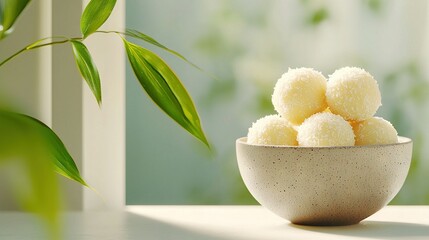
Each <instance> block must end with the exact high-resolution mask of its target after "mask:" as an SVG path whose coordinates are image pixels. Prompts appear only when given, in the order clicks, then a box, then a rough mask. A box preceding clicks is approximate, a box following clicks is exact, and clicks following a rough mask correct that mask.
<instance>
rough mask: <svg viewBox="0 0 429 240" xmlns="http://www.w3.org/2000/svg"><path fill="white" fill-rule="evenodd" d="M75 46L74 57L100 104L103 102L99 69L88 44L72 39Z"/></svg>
mask: <svg viewBox="0 0 429 240" xmlns="http://www.w3.org/2000/svg"><path fill="white" fill-rule="evenodd" d="M71 43H72V46H73V53H74V58H75V59H76V64H77V66H78V68H79V71H80V74H81V75H82V77H83V78H84V79H85V81H86V82H87V83H88V86H89V88H90V89H91V91H92V93H93V94H94V96H95V98H96V99H97V102H98V104H100V103H101V83H100V75H99V74H98V69H97V67H96V66H95V63H94V61H93V60H92V57H91V54H90V53H89V51H88V49H87V48H86V46H85V45H84V44H83V43H82V42H79V41H74V40H73V41H71Z"/></svg>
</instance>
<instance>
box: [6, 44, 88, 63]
mask: <svg viewBox="0 0 429 240" xmlns="http://www.w3.org/2000/svg"><path fill="white" fill-rule="evenodd" d="M52 38H54V37H52ZM46 39H48V38H46ZM72 39H74V40H78V39H80V38H71V39H69V38H67V39H65V40H62V41H54V42H49V43H44V44H40V45H35V46H32V45H33V44H35V43H37V42H39V41H41V40H37V41H36V42H34V43H32V44H30V45H27V46H26V47H24V48H22V49H21V50H19V51H18V52H16V53H14V54H12V55H11V56H10V57H8V58H6V59H5V60H3V61H2V62H1V63H0V67H1V66H3V65H4V64H5V63H7V62H9V61H10V60H12V59H13V58H15V57H16V56H18V55H19V54H21V53H23V52H25V51H27V50H33V49H36V48H41V47H45V46H49V45H55V44H62V43H66V42H70V41H71V40H72ZM42 40H44V39H42Z"/></svg>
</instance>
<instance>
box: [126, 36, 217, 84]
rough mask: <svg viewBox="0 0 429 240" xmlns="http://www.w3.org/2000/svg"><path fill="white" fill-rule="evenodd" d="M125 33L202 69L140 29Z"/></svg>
mask: <svg viewBox="0 0 429 240" xmlns="http://www.w3.org/2000/svg"><path fill="white" fill-rule="evenodd" d="M125 35H126V36H129V37H133V38H136V39H140V40H143V41H145V42H147V43H150V44H152V45H154V46H157V47H159V48H161V49H163V50H165V51H167V52H169V53H171V54H173V55H176V56H177V57H179V58H180V59H182V60H183V61H185V62H187V63H188V64H190V65H192V66H193V67H194V68H196V69H198V70H200V71H203V70H202V69H201V68H200V67H198V66H197V65H195V64H194V63H192V62H191V61H189V60H188V59H187V58H185V57H184V56H183V55H182V54H180V53H178V52H176V51H174V50H172V49H170V48H168V47H166V46H164V45H163V44H161V43H159V42H158V41H156V40H155V39H154V38H152V37H151V36H149V35H146V34H144V33H142V32H140V31H137V30H134V29H127V30H126V31H125ZM203 72H204V71H203ZM212 77H213V76H212Z"/></svg>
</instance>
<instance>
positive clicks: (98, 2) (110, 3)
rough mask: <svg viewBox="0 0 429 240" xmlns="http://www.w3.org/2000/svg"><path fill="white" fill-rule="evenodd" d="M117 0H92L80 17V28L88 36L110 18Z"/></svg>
mask: <svg viewBox="0 0 429 240" xmlns="http://www.w3.org/2000/svg"><path fill="white" fill-rule="evenodd" d="M115 4H116V0H91V2H89V3H88V5H87V6H86V8H85V11H84V12H83V13H82V17H81V19H80V30H81V32H82V34H83V37H84V38H86V37H88V36H89V35H91V34H92V33H94V32H95V31H97V29H98V28H99V27H101V25H103V23H104V22H105V21H106V20H107V19H108V18H109V16H110V14H111V13H112V10H113V8H114V7H115Z"/></svg>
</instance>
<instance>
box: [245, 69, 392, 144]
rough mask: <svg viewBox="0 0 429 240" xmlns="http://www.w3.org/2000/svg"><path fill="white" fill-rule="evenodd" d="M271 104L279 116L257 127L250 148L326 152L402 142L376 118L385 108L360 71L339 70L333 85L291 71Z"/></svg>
mask: <svg viewBox="0 0 429 240" xmlns="http://www.w3.org/2000/svg"><path fill="white" fill-rule="evenodd" d="M272 103H273V105H274V109H275V110H276V111H277V113H278V115H269V116H265V117H263V118H261V119H259V120H257V121H256V122H255V123H253V124H252V127H251V128H249V132H248V135H247V142H248V143H249V144H260V145H289V146H305V147H322V146H353V145H371V144H390V143H396V142H398V133H397V132H396V130H395V128H394V127H393V126H392V124H390V122H388V121H386V120H384V119H383V118H380V117H374V114H375V113H376V112H377V109H378V108H379V107H380V106H381V94H380V90H379V88H378V84H377V81H376V80H375V79H374V78H373V77H372V76H371V74H369V73H368V72H366V71H365V70H363V69H361V68H356V67H344V68H341V69H338V70H336V71H335V72H334V73H333V74H332V75H330V76H329V80H327V79H326V78H325V77H324V76H323V75H322V74H321V73H320V72H318V71H316V70H314V69H311V68H296V69H289V71H288V72H287V73H285V74H283V75H282V77H281V78H280V79H279V80H278V81H277V83H276V85H275V87H274V92H273V95H272Z"/></svg>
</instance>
